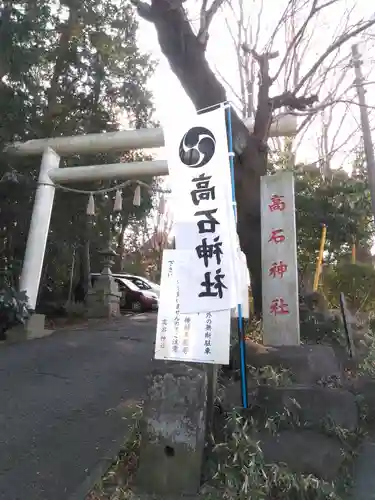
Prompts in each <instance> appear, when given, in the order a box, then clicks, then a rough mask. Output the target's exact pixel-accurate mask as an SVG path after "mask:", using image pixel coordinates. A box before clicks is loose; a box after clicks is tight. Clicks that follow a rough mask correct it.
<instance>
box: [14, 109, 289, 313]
mask: <svg viewBox="0 0 375 500" xmlns="http://www.w3.org/2000/svg"><path fill="white" fill-rule="evenodd" d="M253 125H254V123H253V121H252V120H251V119H250V120H248V121H247V122H246V126H247V128H248V130H249V133H250V132H252V130H253ZM296 128H297V124H296V117H295V116H294V115H287V114H285V113H284V114H282V115H280V116H279V117H276V118H275V119H274V121H273V123H272V124H271V128H270V137H280V136H293V135H295V133H296ZM163 146H164V134H163V129H162V128H150V129H147V128H144V129H138V130H124V131H118V132H109V133H100V134H87V135H80V136H73V137H56V138H47V139H33V140H30V141H26V142H24V143H20V142H16V143H13V144H12V145H10V146H8V147H7V148H6V151H7V152H8V153H10V154H14V155H17V156H35V155H42V162H41V166H40V172H39V179H38V187H37V190H36V194H35V201H34V206H33V212H32V217H31V223H30V229H29V234H28V239H27V244H26V251H25V257H24V261H23V266H22V273H21V279H20V290H24V291H26V293H27V296H28V298H29V305H30V307H31V308H32V309H35V306H36V300H37V296H38V290H39V284H40V277H41V273H42V267H43V260H44V254H45V249H46V243H47V237H48V231H49V225H50V220H51V212H52V206H53V200H54V196H55V185H54V183H56V184H68V183H75V182H83V181H86V182H87V181H98V180H115V179H132V178H137V177H141V176H142V177H145V176H150V177H153V176H162V175H168V165H167V162H166V161H165V160H156V161H143V162H130V163H115V164H107V165H105V164H104V165H89V166H85V167H66V168H59V164H60V158H61V157H62V156H70V155H74V154H85V153H86V154H87V153H90V154H93V153H105V152H109V151H130V150H134V149H153V148H160V147H163Z"/></svg>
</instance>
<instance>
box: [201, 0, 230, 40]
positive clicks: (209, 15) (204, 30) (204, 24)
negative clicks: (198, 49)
mask: <svg viewBox="0 0 375 500" xmlns="http://www.w3.org/2000/svg"><path fill="white" fill-rule="evenodd" d="M224 2H225V0H213V2H212V4H211V7H210V8H209V9H207V3H208V0H202V6H201V10H200V28H199V31H198V35H197V37H198V40H199V41H200V42H201V43H202V44H203V45H204V46H206V44H207V41H208V36H209V35H208V29H209V27H210V24H211V23H212V20H213V18H214V16H215V14H216V13H217V12H218V10H219V9H220V7H221V6H222V5H223V3H224Z"/></svg>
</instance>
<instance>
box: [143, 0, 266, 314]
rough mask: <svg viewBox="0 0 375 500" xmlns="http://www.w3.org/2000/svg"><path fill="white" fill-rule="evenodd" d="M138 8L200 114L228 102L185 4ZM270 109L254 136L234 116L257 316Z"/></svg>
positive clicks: (243, 233) (157, 2)
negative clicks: (262, 183) (263, 178)
mask: <svg viewBox="0 0 375 500" xmlns="http://www.w3.org/2000/svg"><path fill="white" fill-rule="evenodd" d="M175 3H176V2H175ZM138 9H139V12H140V14H141V15H142V16H143V17H145V18H146V19H147V20H149V21H151V22H152V23H153V24H154V26H155V28H156V31H157V34H158V39H159V43H160V48H161V50H162V52H163V54H164V55H165V56H166V57H167V59H168V61H169V64H170V66H171V69H172V71H173V72H174V73H175V74H176V76H177V77H178V79H179V80H180V82H181V84H182V86H183V88H184V89H185V91H186V93H187V95H188V96H189V97H190V99H191V100H192V102H193V104H194V106H195V108H196V109H197V110H198V109H202V108H206V107H208V106H212V105H214V104H218V103H220V102H223V101H226V100H227V96H226V92H225V89H224V87H223V86H222V85H221V83H220V82H219V81H218V79H217V78H216V76H215V75H214V73H213V72H212V70H211V69H210V67H209V65H208V63H207V60H206V56H205V46H204V44H202V43H201V42H200V41H199V40H198V38H197V36H196V35H195V34H194V32H193V31H192V28H191V25H190V23H189V20H188V18H187V15H186V13H185V11H184V9H183V7H182V6H181V4H178V2H177V3H176V5H175V6H173V5H172V2H171V0H153V1H152V3H151V6H150V7H149V8H147V6H146V5H139V4H138ZM267 91H268V86H267ZM258 104H261V103H260V102H259V103H258ZM265 104H266V106H265V108H263V110H264V112H263V113H262V116H260V115H259V110H258V116H257V118H256V127H255V130H254V134H252V135H250V134H249V133H248V131H247V129H246V127H245V126H244V124H243V123H242V121H241V120H240V119H239V117H238V116H237V115H236V114H235V113H233V132H234V149H235V152H236V157H235V186H236V199H237V207H238V234H239V238H240V244H241V248H242V250H243V252H244V253H245V255H246V258H247V264H248V268H249V271H250V276H251V286H252V293H253V297H254V309H255V312H256V314H257V315H258V316H259V315H260V313H261V309H262V283H261V238H260V176H261V175H264V174H265V173H266V170H267V147H266V145H265V144H264V140H266V137H267V133H268V126H269V118H270V114H271V110H270V109H269V106H268V99H267V100H266V101H265Z"/></svg>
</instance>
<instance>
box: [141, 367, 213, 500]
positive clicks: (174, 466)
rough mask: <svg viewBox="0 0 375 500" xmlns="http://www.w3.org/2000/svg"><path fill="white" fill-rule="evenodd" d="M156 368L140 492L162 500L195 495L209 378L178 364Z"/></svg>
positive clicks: (144, 428) (145, 429) (202, 371)
mask: <svg viewBox="0 0 375 500" xmlns="http://www.w3.org/2000/svg"><path fill="white" fill-rule="evenodd" d="M155 367H156V368H155V370H154V371H153V373H152V376H151V382H150V385H149V391H148V398H147V399H146V401H145V404H144V412H143V419H142V438H141V448H140V459H139V468H138V471H137V477H136V488H137V492H138V491H139V493H149V494H156V495H161V497H162V498H168V497H169V496H171V495H196V494H197V493H198V491H199V488H200V483H201V474H202V464H203V452H204V447H205V433H206V418H207V406H208V404H207V403H208V401H207V392H208V380H207V372H206V370H205V369H204V367H203V366H199V365H191V364H183V363H176V362H170V363H168V362H158V363H155Z"/></svg>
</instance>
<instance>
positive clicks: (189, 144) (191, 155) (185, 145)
mask: <svg viewBox="0 0 375 500" xmlns="http://www.w3.org/2000/svg"><path fill="white" fill-rule="evenodd" d="M215 145H216V140H215V137H214V135H213V133H212V132H211V131H210V130H208V129H207V128H204V127H193V128H191V129H190V130H188V131H187V132H186V134H185V135H184V136H183V138H182V139H181V142H180V151H179V152H180V160H181V161H182V163H183V164H184V165H186V166H188V167H190V168H199V167H203V166H204V165H206V164H207V163H208V162H209V161H210V160H211V158H212V157H213V155H214V154H215Z"/></svg>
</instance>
